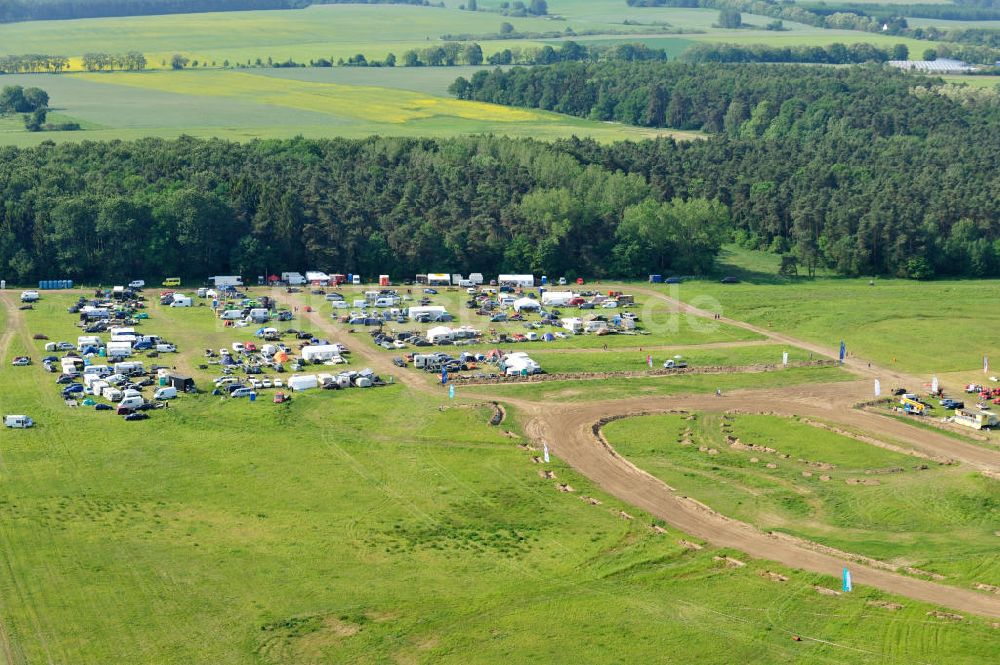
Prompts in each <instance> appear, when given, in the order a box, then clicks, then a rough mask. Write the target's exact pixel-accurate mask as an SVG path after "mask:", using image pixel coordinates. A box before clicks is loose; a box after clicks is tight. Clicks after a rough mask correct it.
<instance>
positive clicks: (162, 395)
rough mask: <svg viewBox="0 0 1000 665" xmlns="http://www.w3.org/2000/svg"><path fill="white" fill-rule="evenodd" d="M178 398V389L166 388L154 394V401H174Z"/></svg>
mask: <svg viewBox="0 0 1000 665" xmlns="http://www.w3.org/2000/svg"><path fill="white" fill-rule="evenodd" d="M175 397H177V388H174V387H173V386H164V387H163V388H160V389H158V390H157V391H156V392H155V393H153V399H173V398H175Z"/></svg>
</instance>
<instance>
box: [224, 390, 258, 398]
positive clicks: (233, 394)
mask: <svg viewBox="0 0 1000 665" xmlns="http://www.w3.org/2000/svg"><path fill="white" fill-rule="evenodd" d="M229 396H230V397H233V398H236V397H257V393H256V392H255V391H254V389H253V388H237V389H236V390H234V391H232V392H231V393H229Z"/></svg>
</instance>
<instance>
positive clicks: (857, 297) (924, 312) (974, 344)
mask: <svg viewBox="0 0 1000 665" xmlns="http://www.w3.org/2000/svg"><path fill="white" fill-rule="evenodd" d="M662 288H663V291H664V292H665V293H666V292H667V287H662ZM676 293H678V294H679V296H680V297H681V298H682V299H683V300H685V301H688V302H693V301H694V299H695V298H697V297H699V296H702V297H704V296H709V297H710V298H713V299H715V300H716V301H718V302H719V303H721V306H722V311H723V312H724V314H725V315H726V316H727V317H731V318H735V319H739V320H742V321H747V322H749V323H752V324H755V325H758V326H761V327H770V328H771V329H773V330H775V331H779V332H784V333H788V334H790V335H793V336H796V337H799V338H801V339H805V340H809V341H812V342H816V343H819V344H824V345H826V346H827V347H829V348H830V349H834V350H835V349H836V348H837V346H838V345H839V343H840V340H844V341H845V342H846V344H847V349H848V351H849V352H851V353H852V354H854V355H857V356H859V357H861V358H870V359H871V360H872V361H875V362H878V363H880V364H884V365H886V366H889V367H897V368H899V369H901V370H904V371H908V372H919V373H927V374H928V381H929V380H930V375H929V373H930V372H947V371H959V370H970V369H975V368H976V367H981V366H982V358H983V355H984V354H986V355H989V354H991V353H995V352H996V349H997V348H1000V325H998V324H1000V312H997V310H996V308H995V307H992V306H991V304H990V303H993V302H996V300H997V297H998V296H1000V282H997V281H991V280H966V281H938V282H917V281H910V280H899V279H878V280H876V282H875V286H869V280H868V279H867V278H860V279H846V278H842V279H816V280H805V279H803V280H800V281H795V282H789V283H785V284H751V283H742V284H732V285H727V284H719V283H718V282H714V281H713V282H709V281H690V282H686V283H684V284H682V285H681V287H680V288H679V289H678V290H677V291H676Z"/></svg>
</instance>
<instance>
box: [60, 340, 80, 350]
mask: <svg viewBox="0 0 1000 665" xmlns="http://www.w3.org/2000/svg"><path fill="white" fill-rule="evenodd" d="M56 349H57V350H59V351H73V350H74V349H76V346H75V345H73V344H70V343H69V342H59V343H57V344H56Z"/></svg>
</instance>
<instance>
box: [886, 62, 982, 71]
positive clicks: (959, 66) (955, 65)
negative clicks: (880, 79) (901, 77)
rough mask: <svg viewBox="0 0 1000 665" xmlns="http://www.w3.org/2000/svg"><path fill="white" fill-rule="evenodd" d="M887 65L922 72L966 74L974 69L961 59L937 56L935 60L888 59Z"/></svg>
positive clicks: (974, 69)
mask: <svg viewBox="0 0 1000 665" xmlns="http://www.w3.org/2000/svg"><path fill="white" fill-rule="evenodd" d="M889 65H890V66H892V67H896V68H897V69H906V70H909V71H914V72H921V73H924V74H968V73H969V72H974V71H976V68H975V67H973V66H972V65H969V64H966V63H964V62H962V61H961V60H950V59H948V58H939V59H937V60H890V61H889Z"/></svg>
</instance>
